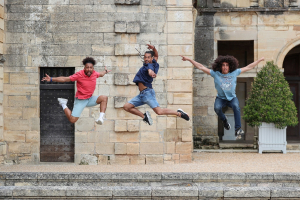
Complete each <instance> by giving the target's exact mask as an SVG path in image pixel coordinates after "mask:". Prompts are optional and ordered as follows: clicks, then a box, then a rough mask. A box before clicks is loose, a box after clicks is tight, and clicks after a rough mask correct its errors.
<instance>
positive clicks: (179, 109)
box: [177, 108, 191, 121]
mask: <svg viewBox="0 0 300 200" xmlns="http://www.w3.org/2000/svg"><path fill="white" fill-rule="evenodd" d="M178 111H181V112H183V113H184V114H186V115H187V116H189V115H188V114H187V113H186V112H184V111H183V110H182V109H181V108H178V109H177V112H178ZM189 117H190V116H189ZM190 120H191V118H190V119H189V120H188V121H190Z"/></svg>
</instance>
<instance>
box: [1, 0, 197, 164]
mask: <svg viewBox="0 0 300 200" xmlns="http://www.w3.org/2000/svg"><path fill="white" fill-rule="evenodd" d="M0 4H1V5H2V4H3V3H1V1H0ZM4 7H5V41H4V52H3V54H4V58H5V60H6V61H5V62H4V66H3V67H2V68H3V73H2V72H1V73H0V74H1V77H0V79H1V80H0V81H1V87H0V91H2V82H4V86H3V88H4V90H3V98H1V104H2V102H3V104H2V105H3V106H2V105H1V118H0V120H2V113H3V116H4V130H3V131H1V133H0V141H1V146H0V148H1V151H0V161H1V163H6V164H15V163H21V164H22V163H38V162H40V161H42V159H41V151H42V148H41V145H42V143H47V141H43V138H42V137H41V131H42V129H45V127H42V125H41V124H42V120H43V119H42V118H41V116H42V114H43V113H42V110H43V109H44V110H45V109H46V108H47V106H49V107H51V106H52V107H53V106H55V107H53V108H55V109H56V107H59V105H58V103H57V102H55V105H54V104H53V105H49V104H47V105H46V106H45V105H44V106H41V105H42V100H41V99H42V95H41V94H42V92H44V91H42V89H43V87H42V83H41V81H40V78H41V77H42V76H43V74H41V73H42V71H43V70H46V71H47V70H51V68H52V69H54V68H55V70H56V69H57V70H63V69H67V68H69V67H71V68H74V69H75V71H79V70H81V69H83V65H82V62H81V61H82V60H83V59H84V58H85V57H86V56H92V57H94V58H95V59H96V61H97V64H96V65H95V70H96V71H103V70H104V66H107V67H108V69H111V70H112V72H111V73H109V74H107V75H106V76H105V77H103V78H99V79H98V81H97V85H96V90H95V93H94V95H107V96H108V97H109V101H108V108H107V111H106V119H107V120H106V121H105V123H104V125H103V126H99V125H96V124H95V123H94V118H96V117H98V116H99V107H92V108H86V109H84V111H83V113H82V115H81V117H80V119H79V121H78V122H77V123H76V124H75V131H74V137H73V138H74V144H72V145H69V146H65V147H64V148H61V147H53V149H52V150H51V151H53V152H54V151H56V148H61V149H62V150H61V151H64V150H65V149H69V150H70V148H73V151H74V162H75V163H77V164H153V163H172V164H173V163H184V162H190V161H191V159H192V158H191V154H192V149H193V144H192V121H190V122H186V121H184V120H182V119H178V118H176V117H175V116H168V117H167V116H157V115H156V114H155V113H154V112H153V111H152V110H151V109H150V108H149V107H148V106H143V107H141V108H140V110H141V111H143V112H144V111H146V110H148V111H150V113H151V116H152V118H153V119H154V124H153V125H152V126H148V125H146V124H145V123H143V122H142V120H141V119H140V118H138V117H136V116H134V115H132V114H129V113H127V112H125V111H124V110H123V109H122V106H123V105H124V103H125V102H126V101H128V100H130V99H131V98H133V97H134V96H136V95H137V94H138V88H137V87H136V86H135V85H134V84H133V82H132V80H133V77H134V75H135V73H136V72H137V71H138V69H139V68H140V67H141V66H142V62H141V58H140V56H139V54H138V51H137V50H139V51H140V52H144V51H145V50H146V44H147V43H150V44H152V45H155V46H156V48H157V49H158V52H159V60H158V62H159V64H160V70H159V74H158V77H157V78H156V80H155V81H154V89H155V91H156V96H157V99H158V102H159V104H160V106H161V107H163V108H172V109H178V108H182V109H184V110H185V111H186V112H188V113H190V115H191V114H192V65H190V64H188V63H186V62H182V61H181V58H180V56H179V55H187V56H189V57H192V56H193V52H194V50H193V38H194V36H193V30H194V20H193V19H194V17H193V6H192V1H186V0H168V1H164V0H6V1H5V5H4ZM2 8H3V7H2ZM2 10H3V9H2ZM0 18H3V14H1V15H0ZM0 20H2V19H0ZM2 21H3V20H2ZM0 28H3V26H1V21H0ZM2 32H3V31H2ZM2 32H1V33H2ZM2 35H3V34H1V36H2ZM1 41H2V39H1ZM136 49H137V50H136ZM1 52H2V51H1ZM142 54H143V53H142ZM2 76H3V81H2ZM53 87H54V86H53ZM54 95H55V94H54ZM1 96H2V92H1ZM47 98H49V96H48V97H47ZM2 99H3V100H2ZM2 107H3V109H2ZM50 110H51V109H50ZM46 112H50V111H49V110H48V111H46ZM59 114H60V115H61V114H63V111H62V109H61V111H59ZM49 115H50V114H49ZM52 120H53V118H52V119H51V117H50V118H48V121H47V120H46V121H44V122H43V123H46V125H47V127H48V129H49V130H51V129H54V128H55V126H56V125H57V124H52V123H51V122H52ZM47 123H48V124H47ZM2 124H3V123H2V122H0V126H2ZM43 126H44V125H43ZM62 126H63V127H66V126H69V125H68V124H67V123H66V124H63V125H62ZM1 130H2V129H1ZM62 134H63V133H62ZM53 141H54V140H53ZM54 143H55V142H54ZM51 145H55V144H51ZM49 148H50V147H49ZM53 152H49V155H50V153H53ZM58 154H59V155H58ZM52 156H55V155H54V154H53V155H52ZM57 156H58V158H57V159H58V161H64V158H65V157H67V155H65V154H64V153H63V152H59V153H57Z"/></svg>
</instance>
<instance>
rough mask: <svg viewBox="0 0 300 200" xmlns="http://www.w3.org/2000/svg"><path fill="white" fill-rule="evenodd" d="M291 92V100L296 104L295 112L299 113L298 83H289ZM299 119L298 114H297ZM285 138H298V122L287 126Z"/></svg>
mask: <svg viewBox="0 0 300 200" xmlns="http://www.w3.org/2000/svg"><path fill="white" fill-rule="evenodd" d="M289 86H290V89H291V92H292V93H293V101H294V103H295V105H296V108H297V112H298V113H299V83H289ZM298 121H299V114H298ZM287 138H288V139H289V140H293V139H299V124H298V125H296V126H294V127H291V126H288V127H287Z"/></svg>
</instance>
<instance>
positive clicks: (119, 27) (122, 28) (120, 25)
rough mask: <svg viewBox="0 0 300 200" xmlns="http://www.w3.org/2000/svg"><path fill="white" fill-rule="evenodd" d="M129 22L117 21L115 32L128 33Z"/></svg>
mask: <svg viewBox="0 0 300 200" xmlns="http://www.w3.org/2000/svg"><path fill="white" fill-rule="evenodd" d="M126 31H127V23H126V22H115V32H116V33H126Z"/></svg>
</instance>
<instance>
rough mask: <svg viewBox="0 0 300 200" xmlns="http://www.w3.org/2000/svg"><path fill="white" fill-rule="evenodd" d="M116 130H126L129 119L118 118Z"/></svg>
mask: <svg viewBox="0 0 300 200" xmlns="http://www.w3.org/2000/svg"><path fill="white" fill-rule="evenodd" d="M115 131H116V132H126V131H127V120H116V121H115Z"/></svg>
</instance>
